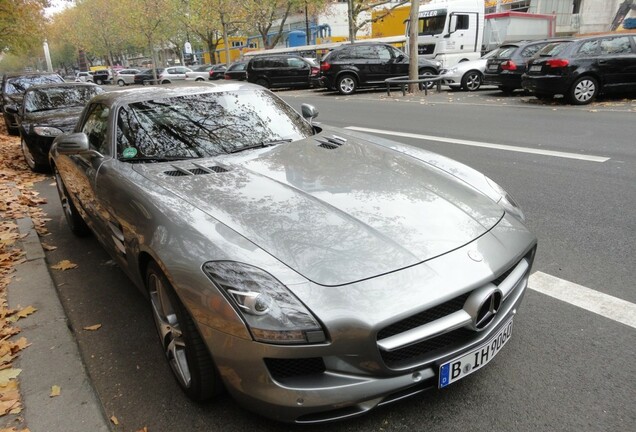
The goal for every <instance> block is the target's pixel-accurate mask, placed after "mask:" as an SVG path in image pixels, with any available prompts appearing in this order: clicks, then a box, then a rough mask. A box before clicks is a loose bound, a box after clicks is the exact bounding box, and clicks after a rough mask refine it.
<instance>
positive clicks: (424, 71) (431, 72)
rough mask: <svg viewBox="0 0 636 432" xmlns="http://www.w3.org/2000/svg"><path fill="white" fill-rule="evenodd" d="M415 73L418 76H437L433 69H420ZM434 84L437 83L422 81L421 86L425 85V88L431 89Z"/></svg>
mask: <svg viewBox="0 0 636 432" xmlns="http://www.w3.org/2000/svg"><path fill="white" fill-rule="evenodd" d="M417 73H418V74H419V76H420V77H422V76H423V77H424V78H429V77H434V76H437V73H435V71H434V70H433V69H420V70H419V71H418V72H417ZM436 85H437V84H436V83H434V82H429V83H422V87H426V88H427V89H432V88H433V87H435V86H436Z"/></svg>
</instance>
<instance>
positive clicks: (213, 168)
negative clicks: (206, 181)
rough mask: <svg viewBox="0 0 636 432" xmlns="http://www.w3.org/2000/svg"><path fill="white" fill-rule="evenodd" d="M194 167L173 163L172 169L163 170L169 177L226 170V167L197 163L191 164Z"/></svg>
mask: <svg viewBox="0 0 636 432" xmlns="http://www.w3.org/2000/svg"><path fill="white" fill-rule="evenodd" d="M193 165H194V166H195V168H190V169H185V168H181V167H178V166H175V165H173V166H172V167H173V168H174V170H170V171H164V174H165V175H167V176H169V177H182V176H190V175H203V174H215V173H216V174H218V173H224V172H227V171H228V170H227V168H224V167H222V166H218V165H215V166H208V167H205V166H203V165H199V164H193Z"/></svg>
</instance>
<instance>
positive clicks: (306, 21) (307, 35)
mask: <svg viewBox="0 0 636 432" xmlns="http://www.w3.org/2000/svg"><path fill="white" fill-rule="evenodd" d="M305 36H306V39H307V45H311V35H310V34H309V14H308V13H307V0H305Z"/></svg>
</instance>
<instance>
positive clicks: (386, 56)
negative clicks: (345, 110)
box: [320, 42, 441, 95]
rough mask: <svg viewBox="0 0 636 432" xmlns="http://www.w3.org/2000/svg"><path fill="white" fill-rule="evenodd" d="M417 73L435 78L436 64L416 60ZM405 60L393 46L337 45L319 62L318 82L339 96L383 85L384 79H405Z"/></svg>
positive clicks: (438, 64)
mask: <svg viewBox="0 0 636 432" xmlns="http://www.w3.org/2000/svg"><path fill="white" fill-rule="evenodd" d="M418 63H419V74H420V76H421V75H431V76H433V75H437V74H438V73H439V68H440V66H441V63H440V62H432V61H430V60H427V59H424V58H418ZM408 74H409V57H408V56H407V55H406V54H404V53H403V52H402V51H400V50H399V49H397V48H395V47H394V46H391V45H387V44H383V43H375V42H360V43H353V44H346V45H341V46H339V47H338V48H335V49H334V50H332V51H330V52H328V53H327V54H325V55H324V57H323V58H322V60H321V61H320V75H321V77H320V82H321V84H322V85H323V86H325V87H327V88H329V89H331V90H334V89H335V90H338V91H339V92H340V93H341V94H343V95H348V94H352V93H353V92H355V91H356V89H358V88H359V87H377V86H380V85H384V84H385V83H384V80H385V79H387V78H394V77H401V76H408Z"/></svg>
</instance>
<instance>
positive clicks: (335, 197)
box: [50, 82, 536, 423]
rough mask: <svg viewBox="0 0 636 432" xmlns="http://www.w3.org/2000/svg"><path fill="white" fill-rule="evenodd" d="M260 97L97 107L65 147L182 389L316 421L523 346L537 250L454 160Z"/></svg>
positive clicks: (441, 383)
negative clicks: (519, 341) (520, 321)
mask: <svg viewBox="0 0 636 432" xmlns="http://www.w3.org/2000/svg"><path fill="white" fill-rule="evenodd" d="M316 115H317V111H316V110H315V108H313V107H312V106H310V105H303V107H302V116H301V115H300V114H298V113H297V112H296V111H294V110H293V109H292V108H291V107H290V106H289V105H287V104H286V103H285V102H283V101H282V100H281V99H279V98H278V97H277V96H275V95H274V94H272V93H271V92H269V91H268V90H265V89H263V88H262V87H259V86H253V85H250V84H242V83H238V82H232V83H226V84H222V85H219V86H216V87H211V86H209V85H195V84H192V85H190V86H183V87H179V88H138V89H132V90H119V91H113V92H109V93H105V94H102V95H99V96H96V97H95V98H93V99H92V100H91V102H90V103H89V105H88V106H87V107H86V109H85V110H84V112H83V114H82V116H81V118H80V120H79V122H78V124H77V126H76V128H75V131H74V132H73V133H70V134H65V135H61V136H59V137H58V138H57V139H56V140H55V143H54V145H53V147H52V150H51V153H50V155H51V164H52V166H53V168H54V172H55V177H56V181H57V186H58V191H59V195H60V199H61V202H62V206H63V209H64V212H65V215H66V218H67V221H68V223H69V226H70V228H71V230H72V231H73V232H74V233H76V234H78V235H81V234H86V233H87V232H88V231H89V229H90V231H91V232H93V233H94V235H95V236H96V237H97V238H98V239H99V240H100V241H101V243H103V245H104V247H105V248H106V249H107V250H108V252H109V253H110V254H111V255H112V256H113V258H114V259H115V260H116V261H117V262H118V263H119V265H120V266H121V267H122V269H123V270H124V271H125V272H126V273H127V274H128V275H129V276H130V278H131V279H132V280H133V281H134V283H135V284H136V285H137V286H138V287H139V288H140V289H142V290H143V292H144V293H146V294H147V296H148V298H149V303H150V306H151V308H152V311H153V313H154V317H155V321H156V325H157V330H158V334H159V340H160V342H161V344H162V346H163V349H164V351H165V353H166V357H167V360H168V362H169V363H170V365H171V367H172V370H173V371H174V375H175V376H176V378H177V380H178V382H179V384H180V385H181V387H182V388H183V390H184V391H185V392H186V393H187V394H188V396H190V397H191V398H193V399H195V400H204V399H208V398H210V397H213V396H215V395H216V394H218V393H219V392H220V391H222V390H223V389H226V390H227V391H228V392H229V393H230V394H231V395H232V396H233V397H234V398H235V399H237V400H238V401H240V402H241V403H242V404H244V405H245V406H246V407H248V408H249V409H251V410H254V411H256V412H259V413H261V414H263V415H265V416H268V417H272V418H275V419H278V420H281V421H286V422H297V423H317V422H323V421H329V420H335V419H343V418H347V417H352V416H356V415H360V414H363V413H365V412H367V411H368V410H370V409H372V408H374V407H376V406H379V405H383V404H387V403H389V402H394V401H397V400H399V399H401V398H403V397H405V396H409V395H413V394H416V393H418V392H421V391H423V390H425V389H429V388H432V387H438V388H444V387H446V386H448V385H449V384H452V383H454V382H456V381H457V380H460V379H462V378H464V377H465V376H467V375H469V374H471V373H473V372H475V371H477V370H479V369H480V368H482V367H483V366H485V365H486V364H487V363H488V362H490V361H491V360H492V359H493V358H494V357H495V356H496V354H497V353H498V352H499V351H500V350H501V349H502V348H503V347H504V345H505V344H506V343H507V342H508V341H509V340H510V338H511V337H513V338H514V335H513V320H514V316H515V314H516V313H517V309H518V307H519V305H520V303H521V300H522V298H523V295H524V293H525V290H526V285H527V281H528V276H529V272H530V267H531V265H532V262H533V259H534V253H535V249H536V238H535V236H534V235H533V234H532V233H530V232H529V231H528V229H527V228H526V227H525V225H524V223H523V220H524V216H523V213H522V212H521V210H520V209H519V207H518V206H517V205H516V204H515V202H514V201H513V199H512V198H511V197H510V195H508V194H507V193H506V192H505V191H504V190H503V189H502V188H501V187H499V186H498V185H497V184H496V183H494V182H493V181H492V180H490V179H489V178H487V177H485V176H484V175H483V174H480V173H479V172H477V171H475V170H473V169H471V168H468V167H467V166H465V165H462V164H460V163H458V162H455V161H453V160H451V159H448V158H445V157H443V156H440V155H437V154H434V153H431V152H428V151H425V150H422V149H419V148H414V147H410V146H407V145H403V144H400V143H397V142H394V141H390V140H386V139H382V138H377V137H374V136H369V135H365V134H361V133H357V132H352V131H348V130H342V129H336V128H331V127H327V126H323V125H317V124H314V123H313V119H314V118H315V117H316Z"/></svg>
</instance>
